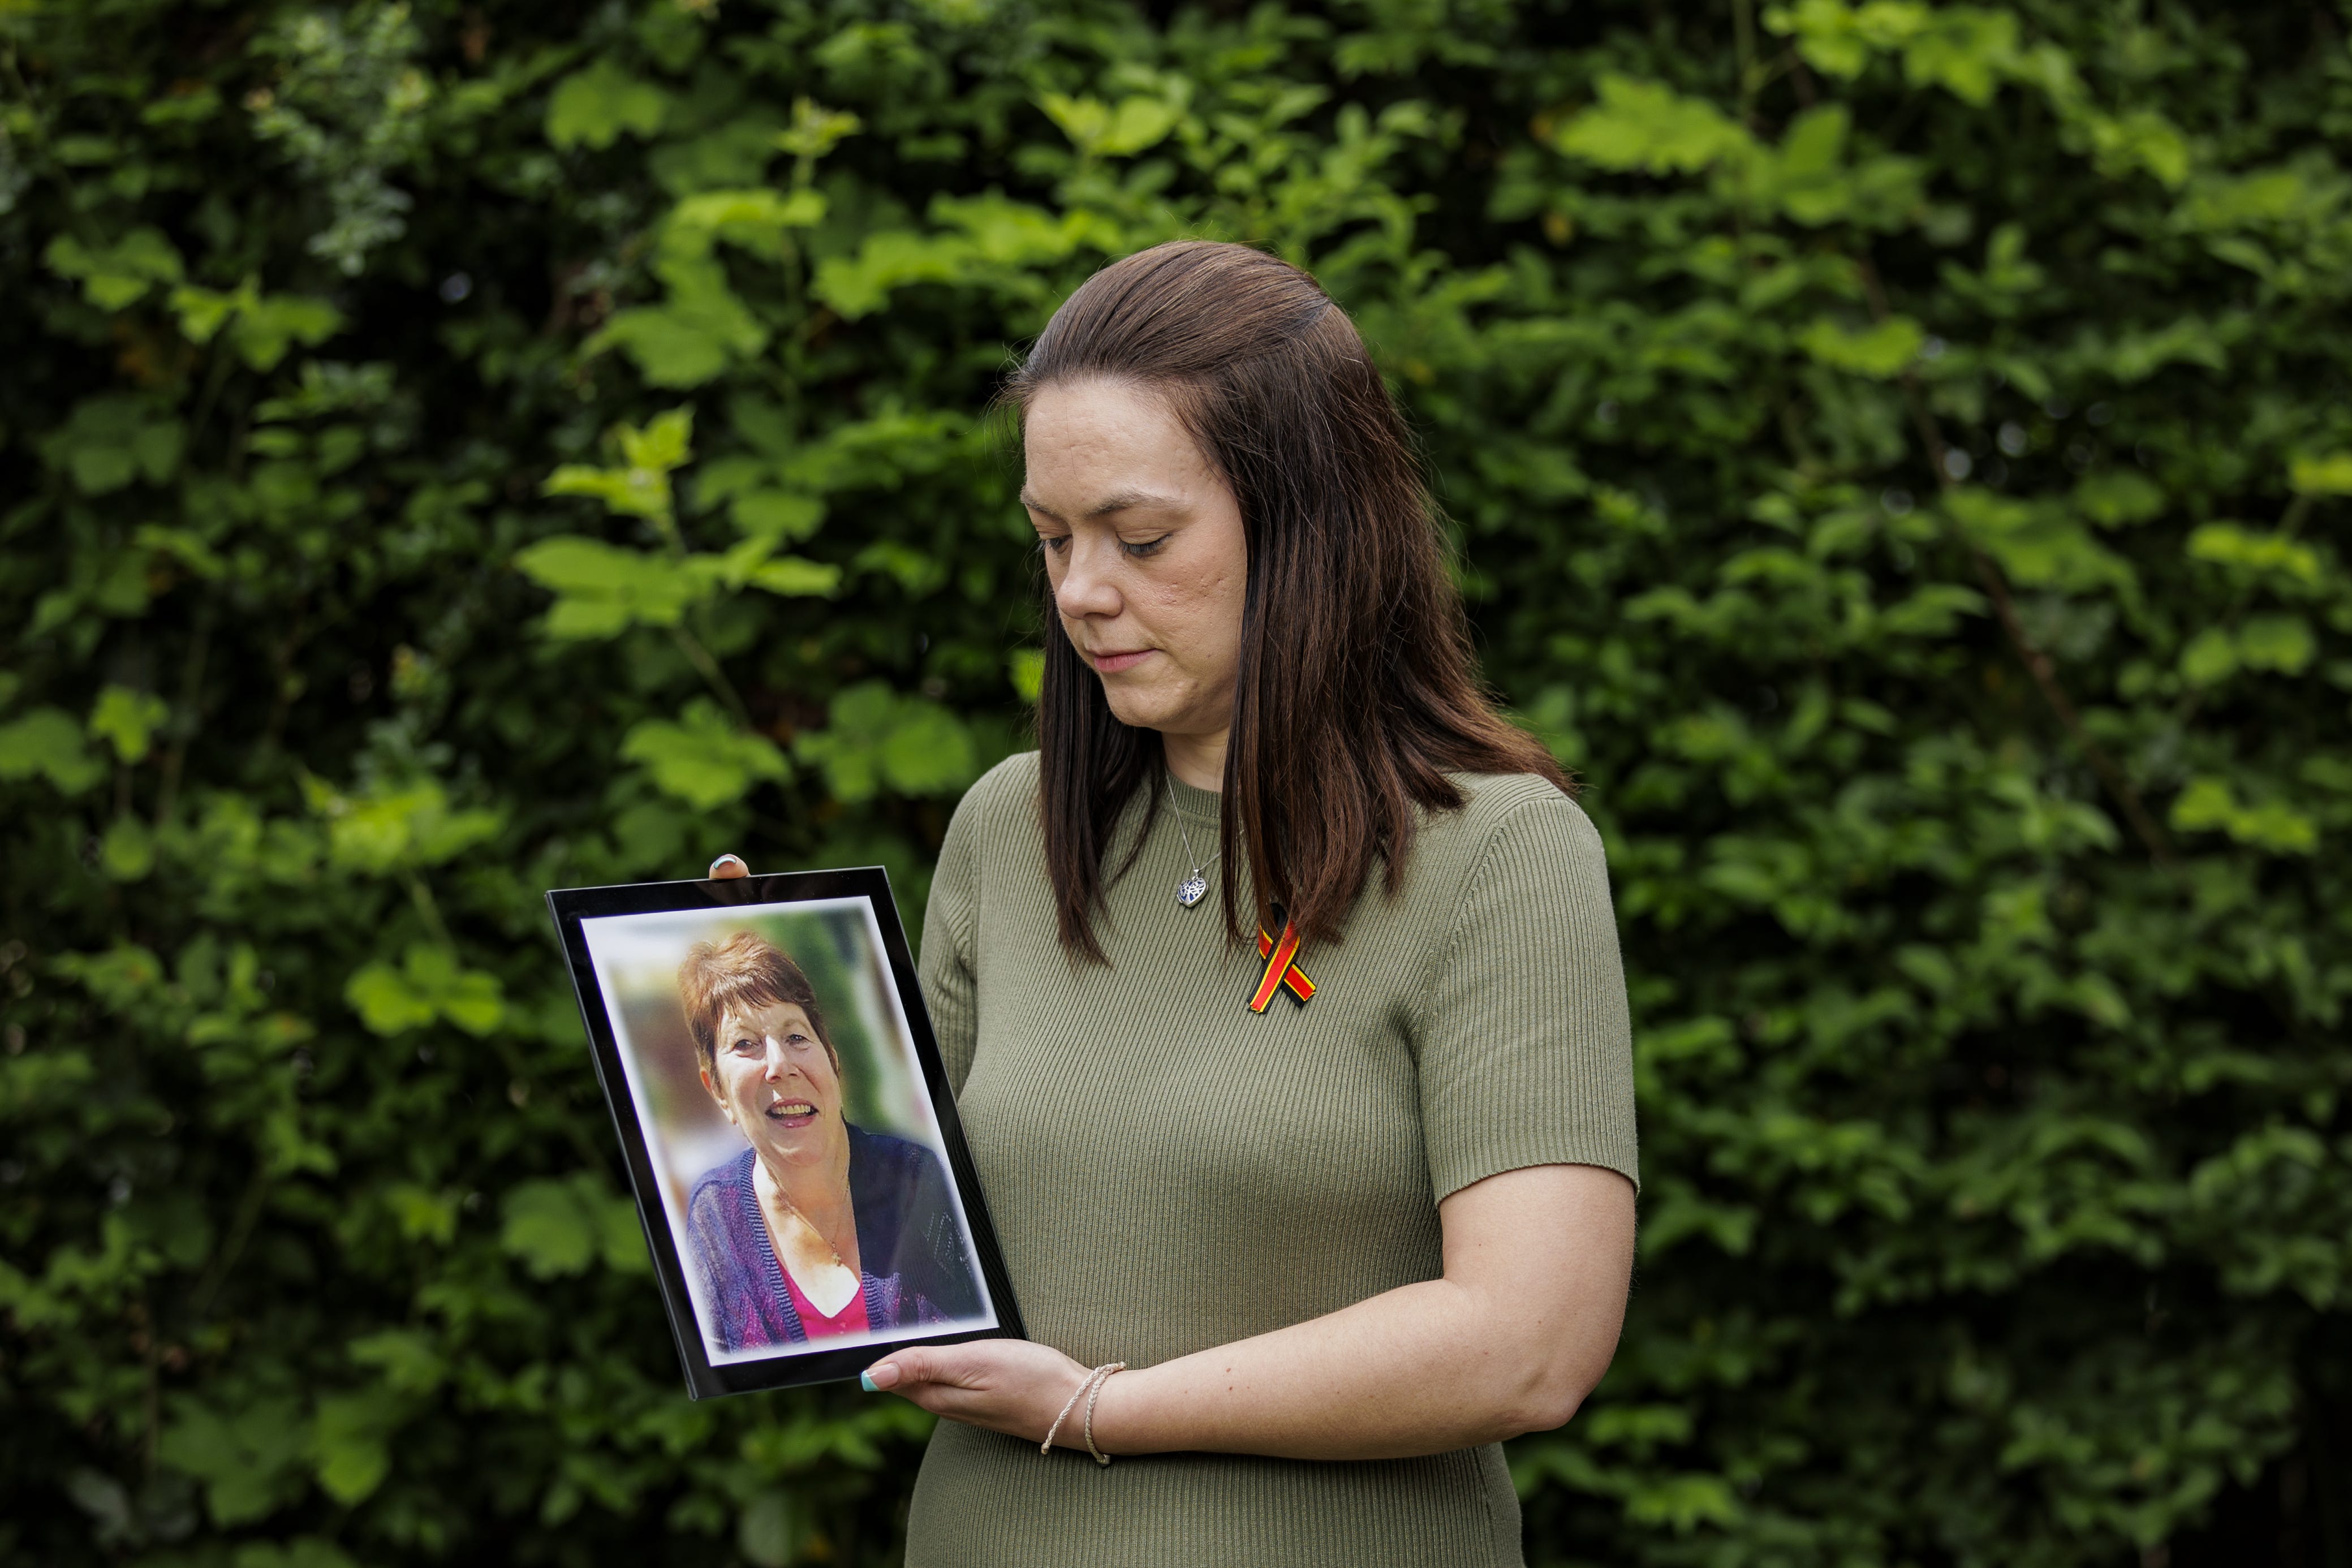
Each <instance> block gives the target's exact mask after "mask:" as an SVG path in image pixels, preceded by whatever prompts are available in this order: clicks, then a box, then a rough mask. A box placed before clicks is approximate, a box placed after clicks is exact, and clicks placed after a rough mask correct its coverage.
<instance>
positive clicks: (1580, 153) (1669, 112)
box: [1558, 73, 1753, 174]
mask: <svg viewBox="0 0 2352 1568" xmlns="http://www.w3.org/2000/svg"><path fill="white" fill-rule="evenodd" d="M1558 145H1559V150H1560V151H1561V152H1563V153H1567V154H1568V155H1569V156H1570V157H1571V158H1580V159H1582V160H1584V161H1585V162H1586V163H1595V164H1598V165H1600V166H1601V168H1604V169H1624V170H1632V169H1639V170H1643V171H1645V172H1647V173H1650V174H1677V173H1679V174H1694V173H1696V172H1697V171H1698V170H1701V169H1705V168H1707V167H1709V166H1710V165H1712V164H1714V163H1717V162H1718V161H1719V160H1722V159H1726V158H1734V157H1740V156H1744V155H1745V154H1746V153H1748V151H1749V149H1750V148H1751V147H1752V146H1753V143H1752V142H1751V141H1750V139H1749V137H1748V132H1746V131H1744V130H1742V129H1741V128H1740V127H1739V126H1738V124H1737V123H1736V122H1734V121H1732V120H1731V119H1730V118H1729V117H1727V115H1725V114H1724V113H1723V111H1722V110H1718V109H1717V108H1716V107H1715V105H1713V104H1711V103H1708V102H1706V100H1702V99H1696V98H1685V97H1683V96H1682V95H1680V94H1679V93H1677V92H1675V90H1674V89H1672V88H1670V87H1667V86H1665V85H1664V84H1663V83H1659V82H1654V81H1643V80H1639V79H1635V78H1633V77H1627V76H1620V75H1616V74H1614V73H1611V74H1607V75H1604V76H1602V77H1601V82H1600V101H1599V102H1598V103H1597V104H1595V105H1594V106H1593V107H1592V108H1591V109H1588V110H1585V111H1584V112H1583V113H1581V114H1579V115H1577V116H1575V117H1574V118H1573V119H1571V120H1570V121H1568V123H1567V124H1565V125H1563V126H1561V127H1560V130H1559V136H1558Z"/></svg>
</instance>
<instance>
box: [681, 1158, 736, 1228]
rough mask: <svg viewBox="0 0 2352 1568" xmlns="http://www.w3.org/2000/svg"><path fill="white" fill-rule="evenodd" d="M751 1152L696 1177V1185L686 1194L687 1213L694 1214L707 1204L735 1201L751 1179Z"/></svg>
mask: <svg viewBox="0 0 2352 1568" xmlns="http://www.w3.org/2000/svg"><path fill="white" fill-rule="evenodd" d="M751 1158H752V1156H751V1150H749V1149H745V1150H743V1151H741V1152H740V1153H735V1154H730V1155H729V1156H728V1157H727V1158H726V1159H724V1160H721V1161H719V1163H717V1164H716V1165H713V1166H711V1167H710V1169H709V1170H707V1171H705V1172H703V1173H702V1174H700V1175H698V1176H697V1177H695V1178H694V1185H693V1186H692V1187H691V1188H689V1189H688V1192H687V1194H686V1207H687V1212H688V1213H689V1214H692V1213H694V1212H695V1211H696V1210H698V1209H700V1208H701V1207H702V1206H703V1205H705V1204H706V1203H711V1202H731V1201H733V1199H734V1197H735V1194H737V1193H738V1192H740V1190H741V1189H742V1186H743V1184H744V1183H746V1182H748V1181H750V1180H751Z"/></svg>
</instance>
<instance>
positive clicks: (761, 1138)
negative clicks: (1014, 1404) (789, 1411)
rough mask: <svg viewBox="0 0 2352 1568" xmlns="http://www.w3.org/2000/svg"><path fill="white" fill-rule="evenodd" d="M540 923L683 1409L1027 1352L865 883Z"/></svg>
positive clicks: (675, 885)
mask: <svg viewBox="0 0 2352 1568" xmlns="http://www.w3.org/2000/svg"><path fill="white" fill-rule="evenodd" d="M547 906H548V910H549V912H550V913H551V915H552V916H553V917H554V920H555V927H556V931H557V932H558V934H559V936H560V937H561V939H562V944H563V951H564V954H565V957H566V958H567V959H568V960H569V962H570V963H571V966H572V986H573V988H574V989H575V990H576V991H577V992H578V994H579V997H580V1013H581V1016H582V1018H583V1020H584V1021H585V1023H586V1024H587V1026H588V1039H589V1043H590V1047H591V1049H592V1050H593V1053H594V1057H595V1061H596V1076H597V1079H598V1080H599V1081H600V1082H601V1083H602V1084H603V1085H604V1100H605V1103H606V1104H607V1105H609V1106H610V1107H611V1108H612V1112H613V1123H614V1127H615V1128H617V1129H618V1131H619V1132H620V1136H621V1147H622V1149H623V1151H624V1152H625V1154H626V1156H627V1160H628V1167H629V1180H630V1182H631V1184H632V1185H633V1186H634V1187H635V1191H636V1199H637V1213H638V1216H639V1217H640V1218H641V1219H642V1220H643V1221H644V1223H645V1227H646V1243H647V1245H648V1246H650V1247H651V1248H652V1249H653V1257H654V1272H655V1274H656V1277H657V1278H658V1279H659V1280H660V1282H661V1291H662V1300H663V1302H664V1304H665V1305H666V1306H667V1308H668V1310H669V1321H670V1327H671V1329H672V1331H674V1332H675V1333H676V1334H677V1352H678V1358H679V1360H680V1361H682V1362H683V1363H685V1366H686V1384H687V1390H688V1393H689V1394H691V1395H693V1396H694V1397H695V1398H701V1397H703V1396H704V1395H706V1394H740V1393H745V1392H748V1391H750V1390H752V1389H761V1388H781V1387H783V1386H785V1385H787V1384H803V1383H824V1382H830V1381H832V1380H834V1379H836V1378H848V1377H855V1376H856V1375H857V1374H858V1373H859V1372H861V1371H863V1370H864V1369H865V1368H866V1367H867V1366H870V1365H871V1364H873V1363H874V1362H875V1361H877V1359H879V1358H880V1357H881V1356H883V1355H884V1354H886V1353H887V1352H890V1351H893V1350H896V1349H898V1347H900V1346H902V1345H909V1344H919V1343H925V1342H943V1341H953V1340H969V1339H979V1338H982V1337H984V1336H991V1335H1003V1336H1010V1337H1013V1338H1023V1337H1025V1336H1024V1334H1023V1333H1022V1328H1021V1314H1020V1311H1019V1309H1018V1308H1016V1307H1015V1306H1014V1304H1013V1292H1012V1289H1010V1288H1009V1287H1008V1286H1007V1284H1006V1283H1005V1276H1004V1263H1003V1257H1002V1255H1001V1254H1000V1253H999V1251H998V1250H997V1246H996V1236H995V1233H994V1232H993V1231H992V1229H991V1228H990V1226H989V1221H988V1207H987V1205H986V1204H985V1203H984V1202H983V1201H982V1198H981V1193H980V1184H979V1182H978V1181H977V1179H976V1178H975V1177H974V1176H973V1174H972V1167H971V1155H970V1153H969V1152H967V1151H966V1149H965V1147H964V1141H963V1131H962V1129H961V1126H960V1125H959V1124H958V1123H957V1121H956V1112H955V1099H954V1097H953V1095H951V1094H950V1092H949V1089H948V1084H947V1079H946V1075H945V1073H944V1071H943V1070H942V1068H941V1067H940V1051H939V1044H938V1042H937V1040H936V1039H934V1038H933V1037H932V1034H931V1025H930V1018H929V1015H928V1014H927V1013H926V1012H925V1011H924V1009H923V994H922V991H921V989H920V987H919V984H917V981H916V977H915V964H914V960H913V958H912V956H911V955H910V954H909V953H908V951H907V938H906V933H905V931H903V930H902V929H901V928H900V926H899V924H898V907H897V905H896V904H894V903H893V902H892V901H891V898H890V881H889V878H888V876H887V874H885V873H884V871H883V870H882V869H881V868H879V867H865V868H857V869H854V870H842V871H803V872H793V873H788V874H784V875H778V876H766V877H744V878H739V879H733V880H730V881H708V882H646V883H639V884H635V885H632V886H627V887H614V888H572V889H560V890H558V891H554V892H551V893H549V894H548V895H547Z"/></svg>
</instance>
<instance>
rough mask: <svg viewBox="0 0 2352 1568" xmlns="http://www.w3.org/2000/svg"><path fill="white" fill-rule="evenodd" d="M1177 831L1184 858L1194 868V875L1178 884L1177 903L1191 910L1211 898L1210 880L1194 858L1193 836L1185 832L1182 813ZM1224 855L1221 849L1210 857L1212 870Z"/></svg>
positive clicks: (1179, 816)
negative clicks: (1180, 838)
mask: <svg viewBox="0 0 2352 1568" xmlns="http://www.w3.org/2000/svg"><path fill="white" fill-rule="evenodd" d="M1176 831H1177V833H1178V835H1179V836H1181V837H1182V838H1183V840H1184V858H1185V859H1186V860H1188V861H1191V862H1192V875H1191V876H1189V877H1187V878H1185V879H1183V880H1182V881H1181V882H1179V883H1177V884H1176V901H1177V902H1178V903H1180V904H1181V905H1183V906H1184V907H1185V908H1186V909H1188V910H1189V909H1191V908H1192V906H1193V905H1194V904H1197V903H1199V902H1200V901H1201V900H1202V899H1205V898H1207V897H1208V896H1209V879H1208V878H1207V877H1206V876H1204V875H1203V874H1202V867H1201V862H1200V861H1199V860H1198V859H1195V858H1193V855H1192V835H1191V834H1189V833H1186V832H1185V831H1184V818H1183V816H1182V814H1181V813H1178V814H1177V815H1176ZM1224 853H1225V852H1224V851H1223V849H1220V850H1218V851H1217V852H1216V854H1214V855H1212V856H1210V857H1209V866H1210V868H1212V869H1213V868H1215V866H1216V864H1217V862H1218V860H1220V859H1221V858H1223V856H1224Z"/></svg>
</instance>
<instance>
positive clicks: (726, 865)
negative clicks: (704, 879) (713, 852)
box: [710, 855, 751, 882]
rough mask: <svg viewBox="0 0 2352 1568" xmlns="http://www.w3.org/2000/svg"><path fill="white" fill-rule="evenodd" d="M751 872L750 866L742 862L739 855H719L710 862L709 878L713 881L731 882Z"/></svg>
mask: <svg viewBox="0 0 2352 1568" xmlns="http://www.w3.org/2000/svg"><path fill="white" fill-rule="evenodd" d="M750 875H751V867H749V866H746V865H745V864H743V857H741V856H740V855H721V856H720V857H719V858H718V859H716V860H713V861H712V862H711V863H710V879H711V880H712V881H714V882H731V881H733V880H734V879H736V878H738V877H748V876H750Z"/></svg>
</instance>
